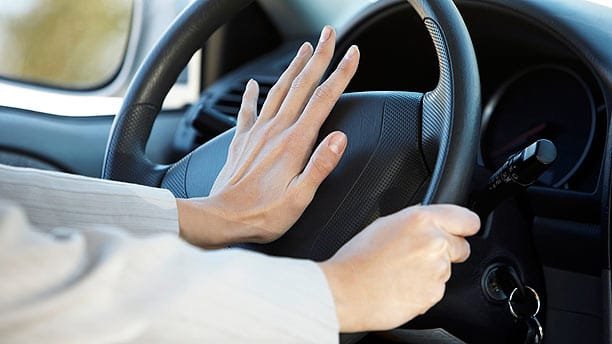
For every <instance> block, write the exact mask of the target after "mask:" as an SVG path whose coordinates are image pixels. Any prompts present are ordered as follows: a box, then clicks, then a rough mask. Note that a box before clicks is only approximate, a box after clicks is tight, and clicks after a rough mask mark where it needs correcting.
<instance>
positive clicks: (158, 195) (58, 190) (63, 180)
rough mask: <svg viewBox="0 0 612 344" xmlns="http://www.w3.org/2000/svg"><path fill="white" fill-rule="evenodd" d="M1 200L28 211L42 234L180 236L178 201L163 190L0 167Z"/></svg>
mask: <svg viewBox="0 0 612 344" xmlns="http://www.w3.org/2000/svg"><path fill="white" fill-rule="evenodd" d="M0 198H4V199H9V200H11V201H12V202H15V203H17V204H18V205H20V206H21V207H22V208H23V209H25V211H26V214H27V216H28V219H29V220H30V222H31V223H32V224H33V225H34V226H36V227H37V229H38V230H41V231H48V230H50V229H52V228H57V227H64V226H77V227H83V228H87V227H90V226H92V225H110V226H115V227H120V228H122V229H124V230H126V231H129V232H130V233H131V234H132V235H136V236H144V235H149V234H153V233H160V232H162V233H164V232H165V233H174V234H175V235H178V217H177V216H178V215H177V210H176V199H175V198H174V196H173V195H172V193H171V192H170V191H168V190H164V189H158V188H152V187H147V186H142V185H134V184H127V183H120V182H115V181H109V180H101V179H95V178H88V177H83V176H77V175H71V174H66V173H58V172H50V171H41V170H35V169H29V168H18V167H9V166H6V165H0Z"/></svg>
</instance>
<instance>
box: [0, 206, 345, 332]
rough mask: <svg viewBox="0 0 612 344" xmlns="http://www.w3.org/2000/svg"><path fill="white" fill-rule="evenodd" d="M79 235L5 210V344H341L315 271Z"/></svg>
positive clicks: (119, 235) (114, 234)
mask: <svg viewBox="0 0 612 344" xmlns="http://www.w3.org/2000/svg"><path fill="white" fill-rule="evenodd" d="M103 197H106V196H103ZM142 215H144V214H142ZM142 221H146V218H145V216H142ZM77 229H79V230H72V229H68V228H59V229H54V230H50V231H48V232H47V233H42V232H38V231H36V230H33V228H31V227H30V225H29V223H28V221H27V220H26V217H25V214H24V213H23V211H22V210H21V209H20V208H19V207H17V206H14V205H9V204H8V203H5V202H4V203H3V202H1V201H0V276H1V277H0V338H1V340H0V341H1V342H6V343H50V344H54V343H91V342H96V343H117V342H122V343H124V342H138V343H234V342H256V343H335V342H337V341H338V323H337V319H336V313H335V308H334V303H333V299H332V296H331V293H330V290H329V288H328V286H327V282H326V279H325V276H324V274H323V272H322V271H321V270H320V269H319V267H318V266H317V265H316V264H315V263H314V262H310V261H306V260H297V259H288V258H272V257H268V256H264V255H261V254H257V253H253V252H247V251H241V250H221V251H204V250H200V249H197V248H194V247H192V246H190V245H188V244H186V243H184V242H183V241H181V240H180V239H179V238H178V237H177V236H176V235H172V234H157V235H149V236H146V237H144V238H134V237H133V236H131V235H129V234H126V233H124V232H121V231H118V230H115V229H112V228H108V227H99V226H98V227H96V228H94V227H80V228H77Z"/></svg>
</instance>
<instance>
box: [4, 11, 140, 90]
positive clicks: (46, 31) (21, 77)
mask: <svg viewBox="0 0 612 344" xmlns="http://www.w3.org/2000/svg"><path fill="white" fill-rule="evenodd" d="M132 10H133V4H132V0H3V1H2V5H1V6H0V77H4V78H8V79H13V80H18V81H23V82H29V83H35V84H42V85H46V86H54V87H61V88H68V89H93V88H98V87H101V86H103V85H105V84H107V83H108V82H110V81H111V80H112V79H113V78H114V76H115V75H116V74H117V72H118V71H119V68H120V67H121V65H122V63H123V59H124V56H125V51H126V48H127V44H128V38H129V34H130V28H131V19H132Z"/></svg>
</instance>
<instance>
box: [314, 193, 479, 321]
mask: <svg viewBox="0 0 612 344" xmlns="http://www.w3.org/2000/svg"><path fill="white" fill-rule="evenodd" d="M479 228H480V219H479V218H478V216H477V215H476V214H474V213H472V212H471V211H469V210H467V209H465V208H461V207H458V206H454V205H433V206H415V207H410V208H407V209H404V210H402V211H399V212H398V213H395V214H393V215H389V216H386V217H382V218H380V219H378V220H376V221H374V223H372V224H371V225H370V226H368V227H367V228H366V229H364V230H363V231H362V232H361V233H359V234H358V235H357V236H355V237H354V238H353V239H351V241H349V242H348V243H347V244H345V245H344V246H343V247H342V248H341V249H340V250H339V251H338V252H337V253H336V254H335V255H334V256H333V257H332V258H330V259H329V260H327V261H325V262H323V263H320V266H321V268H322V269H323V272H324V273H325V276H326V278H327V281H328V283H329V286H330V289H331V291H332V294H333V297H334V302H335V304H336V313H337V314H338V322H339V324H340V331H341V332H362V331H379V330H387V329H391V328H395V327H397V326H400V325H402V324H404V323H406V322H408V321H409V320H411V319H412V318H414V317H416V316H417V315H420V314H423V313H425V312H426V311H427V310H428V309H429V308H430V307H432V306H433V305H434V304H436V303H437V302H438V301H440V299H442V296H443V295H444V291H445V285H446V281H448V279H449V278H450V276H451V263H460V262H464V261H465V260H466V259H467V258H468V257H469V255H470V245H469V244H468V242H467V241H466V240H465V239H464V237H466V236H470V235H474V234H475V233H476V232H477V231H478V229H479Z"/></svg>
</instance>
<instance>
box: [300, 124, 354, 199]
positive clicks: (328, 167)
mask: <svg viewBox="0 0 612 344" xmlns="http://www.w3.org/2000/svg"><path fill="white" fill-rule="evenodd" d="M346 145H347V138H346V135H345V134H344V133H343V132H341V131H335V132H333V133H331V134H329V135H327V137H326V138H325V139H323V141H322V142H321V143H320V144H319V146H318V147H317V148H316V149H315V151H314V153H313V154H312V156H311V157H310V160H309V161H308V163H307V164H306V167H305V168H304V172H302V174H301V175H299V177H298V179H297V187H299V188H301V189H302V191H304V193H306V194H309V195H310V198H312V197H313V196H314V193H315V192H316V191H317V189H318V188H319V185H321V183H323V181H324V180H325V178H327V176H329V174H330V173H331V172H332V171H333V170H334V168H336V166H337V165H338V162H340V158H342V154H343V153H344V150H345V149H346Z"/></svg>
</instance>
